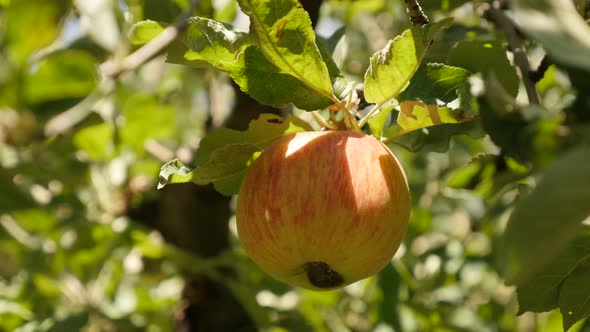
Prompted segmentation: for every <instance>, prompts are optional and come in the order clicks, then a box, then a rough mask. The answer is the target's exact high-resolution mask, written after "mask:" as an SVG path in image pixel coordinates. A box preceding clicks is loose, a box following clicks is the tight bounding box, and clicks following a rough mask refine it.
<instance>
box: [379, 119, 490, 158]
mask: <svg viewBox="0 0 590 332" xmlns="http://www.w3.org/2000/svg"><path fill="white" fill-rule="evenodd" d="M402 134H403V135H402ZM455 135H468V136H469V137H472V138H481V137H483V136H484V132H483V131H482V130H481V123H480V121H468V122H462V123H457V124H452V123H449V124H441V125H438V126H433V127H428V128H422V129H419V130H414V131H411V132H403V130H402V129H401V128H400V127H399V126H398V125H393V126H391V127H389V128H387V129H386V130H385V131H384V132H383V140H386V141H388V142H389V144H396V145H399V146H402V147H404V148H406V149H408V150H409V151H413V152H416V151H419V150H422V151H433V152H441V153H442V152H446V151H447V150H448V149H449V146H450V140H451V137H452V136H455Z"/></svg>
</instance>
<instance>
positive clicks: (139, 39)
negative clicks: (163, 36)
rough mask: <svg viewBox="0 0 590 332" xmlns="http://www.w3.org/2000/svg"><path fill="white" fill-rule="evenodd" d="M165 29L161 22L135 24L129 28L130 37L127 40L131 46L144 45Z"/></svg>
mask: <svg viewBox="0 0 590 332" xmlns="http://www.w3.org/2000/svg"><path fill="white" fill-rule="evenodd" d="M165 28H166V24H165V23H162V22H156V21H149V20H148V21H141V22H137V23H135V24H134V25H133V26H132V27H131V31H130V32H129V35H130V36H131V37H130V38H129V39H130V40H131V44H133V45H136V46H140V45H144V44H147V43H148V42H149V41H150V40H152V39H154V38H156V36H157V35H159V34H160V32H162V31H164V29H165Z"/></svg>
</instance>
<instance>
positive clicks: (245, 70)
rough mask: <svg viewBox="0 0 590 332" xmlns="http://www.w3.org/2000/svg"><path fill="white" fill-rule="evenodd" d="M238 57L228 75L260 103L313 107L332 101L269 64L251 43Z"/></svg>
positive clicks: (312, 108)
mask: <svg viewBox="0 0 590 332" xmlns="http://www.w3.org/2000/svg"><path fill="white" fill-rule="evenodd" d="M240 60H241V62H238V63H237V66H239V67H237V68H235V69H233V70H232V71H230V76H231V77H232V79H233V80H234V81H235V82H236V83H237V84H238V85H239V86H240V89H241V90H242V91H244V92H245V93H247V94H248V95H249V96H251V97H252V98H254V99H256V101H258V102H260V103H262V104H266V105H271V106H273V107H284V106H287V105H289V104H290V103H293V104H294V105H295V106H296V107H298V108H300V109H303V110H307V111H313V110H318V109H322V108H325V107H327V106H329V105H331V104H332V103H333V102H332V101H331V100H330V99H328V98H327V97H325V96H322V95H319V94H317V93H316V92H315V91H313V90H312V89H310V88H309V87H307V86H306V85H304V84H303V83H302V82H301V81H300V80H298V79H297V78H295V77H293V76H291V75H289V74H287V73H285V72H282V71H281V70H280V69H279V68H278V67H275V66H274V65H272V64H270V63H269V62H268V60H267V59H266V58H265V57H264V55H262V53H261V52H260V49H258V48H257V47H255V46H251V47H249V48H247V49H246V51H245V52H244V54H243V56H241V57H240ZM242 64H243V65H242Z"/></svg>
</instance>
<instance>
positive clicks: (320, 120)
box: [311, 111, 338, 130]
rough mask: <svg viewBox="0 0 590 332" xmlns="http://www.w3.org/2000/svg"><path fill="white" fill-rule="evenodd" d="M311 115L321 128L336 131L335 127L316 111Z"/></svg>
mask: <svg viewBox="0 0 590 332" xmlns="http://www.w3.org/2000/svg"><path fill="white" fill-rule="evenodd" d="M311 115H312V116H313V118H314V119H315V121H316V122H317V123H318V124H319V125H320V126H322V127H324V128H327V129H330V130H338V128H337V127H336V126H334V125H333V124H331V123H329V122H328V121H326V120H325V119H324V118H323V117H322V116H321V115H320V113H319V112H318V111H312V112H311Z"/></svg>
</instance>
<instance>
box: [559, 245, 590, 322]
mask: <svg viewBox="0 0 590 332" xmlns="http://www.w3.org/2000/svg"><path fill="white" fill-rule="evenodd" d="M589 258H590V254H589V255H588V256H587V257H586V260H585V262H584V264H581V266H578V267H577V268H576V270H575V271H574V272H573V273H572V275H570V276H569V277H568V278H567V279H566V280H565V281H564V282H563V286H561V292H560V293H559V307H560V311H561V314H562V316H563V330H564V331H567V330H568V329H569V328H570V327H571V326H572V325H574V324H575V323H576V322H578V321H579V320H582V319H584V318H586V317H589V316H590V287H589V286H588V280H590V264H589V263H588V259H589Z"/></svg>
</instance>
